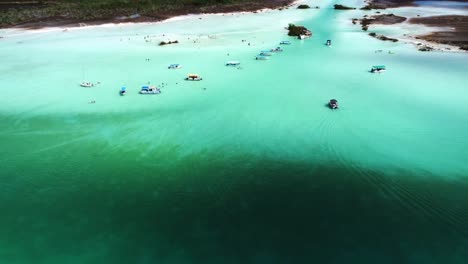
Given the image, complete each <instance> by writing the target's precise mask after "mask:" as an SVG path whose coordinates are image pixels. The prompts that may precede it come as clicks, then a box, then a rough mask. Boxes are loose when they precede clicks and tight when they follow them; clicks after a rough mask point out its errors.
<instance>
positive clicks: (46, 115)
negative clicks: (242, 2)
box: [0, 4, 468, 264]
mask: <svg viewBox="0 0 468 264" xmlns="http://www.w3.org/2000/svg"><path fill="white" fill-rule="evenodd" d="M327 5H328V4H327ZM305 12H307V13H304V12H302V11H300V10H296V9H290V10H287V11H282V12H279V11H275V12H267V13H261V14H255V15H253V14H249V15H241V16H206V17H203V19H198V17H197V16H194V17H189V18H186V19H184V20H175V21H171V22H167V23H162V24H158V25H127V26H110V27H97V28H89V29H70V30H69V31H68V32H62V31H61V30H56V31H47V32H17V31H4V32H0V35H4V36H6V37H5V38H4V39H1V40H0V59H2V63H1V64H0V70H1V74H0V91H1V92H2V96H1V97H0V146H1V148H0V169H1V171H0V212H1V217H0V263H1V264H3V263H5V264H7V263H8V264H16V263H18V264H20V263H21V264H23V263H39V264H43V263H44V264H45V263H47V264H49V263H52V264H55V263H138V264H140V263H141V264H144V263H168V264H173V263H259V264H263V263H424V264H429V263H444V264H445V263H449V264H452V263H454V264H455V263H457V264H458V263H467V262H468V191H467V190H468V139H467V135H468V107H467V105H468V91H467V88H466V83H467V81H468V77H467V76H466V73H467V72H468V60H467V59H468V57H467V55H466V54H449V53H421V52H417V51H416V50H415V48H414V47H412V46H410V45H405V44H401V43H397V44H394V43H386V42H381V41H377V40H375V39H372V38H370V37H368V36H366V34H364V33H362V32H360V30H359V27H353V25H352V24H351V23H349V21H348V22H346V19H345V18H346V17H345V16H348V15H349V13H348V14H345V13H342V12H335V11H334V10H332V9H327V8H326V5H325V4H324V5H322V8H321V9H320V10H308V11H305ZM291 17H294V18H295V19H296V20H297V21H298V22H300V23H301V24H305V25H306V26H307V27H309V28H311V29H312V30H313V31H314V37H313V38H312V39H309V40H306V41H296V40H292V42H293V44H292V45H291V46H286V47H284V49H285V51H284V52H283V53H282V54H276V55H274V56H273V57H272V58H271V59H270V60H269V61H255V60H253V59H252V57H253V56H254V55H255V54H256V53H258V51H259V50H263V49H268V48H273V47H275V46H276V44H277V43H278V42H279V41H280V40H282V39H284V35H285V32H284V31H283V30H282V29H283V27H284V26H285V25H287V23H289V22H295V21H291ZM343 21H345V22H343ZM168 32H170V34H172V35H171V37H173V38H177V39H179V40H184V41H181V43H180V44H179V45H177V46H168V47H158V46H157V45H151V44H148V43H145V42H144V41H143V36H145V35H159V36H160V35H161V34H169V33H168ZM252 32H254V34H252ZM136 34H138V35H136ZM208 35H210V36H212V37H211V38H210V37H208ZM213 36H215V37H213ZM188 38H190V40H189V39H188ZM193 39H197V40H198V41H199V42H197V43H193ZM242 39H246V40H247V41H246V42H242V41H241V40H242ZM327 39H332V41H333V46H332V47H331V48H327V47H325V46H324V45H323V44H324V43H325V41H326V40H327ZM247 43H251V45H250V46H248V45H247ZM375 50H383V52H380V53H375ZM389 50H391V51H392V52H394V53H395V54H388V51H389ZM228 53H229V56H228V55H227V54H228ZM146 58H150V59H151V60H150V61H149V62H147V61H146V60H145V59H146ZM227 60H240V61H241V63H242V64H241V66H242V68H241V69H236V68H227V67H225V66H224V62H225V61H227ZM170 63H181V64H183V65H184V68H183V69H181V70H177V71H169V70H167V69H166V66H167V65H168V64H170ZM376 64H385V65H387V67H388V69H389V70H388V71H387V72H386V73H384V74H378V75H375V74H370V73H368V72H367V71H368V69H369V67H370V66H371V65H376ZM189 72H198V73H200V74H201V75H202V76H203V77H204V80H203V81H202V82H199V83H187V82H184V81H183V80H182V79H183V77H184V75H185V74H187V73H189ZM84 78H86V79H89V80H91V81H94V82H96V81H100V82H101V84H100V85H99V86H97V87H95V88H92V89H86V88H81V87H79V86H78V85H77V84H78V83H79V82H81V81H82V80H83V79H84ZM147 81H151V82H152V83H157V84H160V83H162V82H165V83H166V85H165V86H164V87H162V90H163V93H162V94H161V95H157V96H143V95H138V94H137V92H138V87H139V86H141V85H142V84H145V83H146V82H147ZM121 85H126V86H127V87H128V90H129V94H128V95H126V96H125V97H120V96H119V95H118V93H117V92H118V90H119V88H120V86H121ZM331 98H337V99H338V100H339V102H340V103H341V109H340V110H338V111H331V110H330V109H328V108H327V107H326V106H325V104H326V103H327V102H328V100H329V99H331ZM91 99H94V100H96V104H88V101H89V100H91Z"/></svg>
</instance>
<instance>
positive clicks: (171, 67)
mask: <svg viewBox="0 0 468 264" xmlns="http://www.w3.org/2000/svg"><path fill="white" fill-rule="evenodd" d="M167 68H168V69H182V66H181V65H180V64H177V63H175V64H171V65H169V66H168V67H167Z"/></svg>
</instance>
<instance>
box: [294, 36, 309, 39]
mask: <svg viewBox="0 0 468 264" xmlns="http://www.w3.org/2000/svg"><path fill="white" fill-rule="evenodd" d="M297 38H298V39H307V38H310V36H308V35H299V36H298V37H297Z"/></svg>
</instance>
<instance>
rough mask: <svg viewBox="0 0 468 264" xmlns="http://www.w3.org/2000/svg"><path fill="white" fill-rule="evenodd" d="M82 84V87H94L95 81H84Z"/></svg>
mask: <svg viewBox="0 0 468 264" xmlns="http://www.w3.org/2000/svg"><path fill="white" fill-rule="evenodd" d="M80 86H81V87H93V86H94V83H92V82H82V83H80Z"/></svg>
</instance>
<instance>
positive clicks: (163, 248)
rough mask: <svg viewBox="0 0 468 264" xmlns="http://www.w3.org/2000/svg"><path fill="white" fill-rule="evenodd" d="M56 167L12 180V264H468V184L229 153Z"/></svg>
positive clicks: (5, 256) (3, 222)
mask: <svg viewBox="0 0 468 264" xmlns="http://www.w3.org/2000/svg"><path fill="white" fill-rule="evenodd" d="M163 156H164V157H166V158H165V159H163V160H164V161H165V162H169V161H170V160H171V159H174V160H175V159H177V158H178V157H177V154H176V151H169V152H166V153H158V155H157V157H158V158H161V157H163ZM56 158H57V160H56V161H55V162H53V163H50V164H48V165H47V167H43V166H40V165H39V163H33V164H31V166H29V167H28V171H29V172H25V173H22V172H21V168H20V169H19V171H16V177H9V175H11V174H9V173H12V174H13V175H14V174H15V169H14V168H7V171H6V174H5V173H3V174H2V175H1V180H2V185H3V186H4V187H3V188H2V189H3V190H2V194H1V195H0V198H1V201H2V202H0V207H1V210H2V217H1V218H0V238H1V239H0V244H1V245H2V250H0V260H1V261H3V262H10V263H13V262H14V261H15V260H16V261H20V262H16V263H52V262H53V261H54V260H60V261H71V260H73V259H75V260H79V262H80V263H462V261H463V260H466V258H468V252H467V250H466V249H467V248H468V240H467V231H468V230H467V227H468V221H467V217H468V201H467V200H466V199H465V197H466V189H467V187H468V184H467V182H466V181H463V182H459V181H457V182H451V181H444V180H441V179H440V178H439V177H434V176H433V175H412V174H409V173H407V172H404V171H401V172H399V173H396V174H393V175H390V174H387V175H386V174H383V173H380V172H375V171H372V170H366V169H363V168H359V169H356V168H353V169H350V168H347V167H336V166H332V165H317V164H306V163H299V162H285V161H280V160H271V159H262V158H258V157H255V156H250V155H245V156H239V155H237V156H230V157H228V156H227V155H226V154H223V153H222V152H217V153H199V154H196V155H191V156H187V157H184V158H180V157H179V159H178V160H177V161H176V162H173V163H172V164H171V165H164V166H158V165H152V164H144V163H139V164H138V163H137V164H128V163H127V164H126V163H125V161H124V160H112V161H109V160H106V159H105V158H104V157H101V158H98V159H97V160H95V161H93V162H92V163H91V164H83V167H81V168H76V167H70V168H68V167H67V164H66V162H64V161H63V160H61V159H60V158H58V157H56ZM62 162H64V164H63V165H60V163H62ZM60 166H64V167H62V168H59V167H60ZM33 171H35V172H33ZM27 179H28V180H27ZM6 186H8V187H6ZM5 247H6V248H5ZM62 263H64V262H62Z"/></svg>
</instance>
